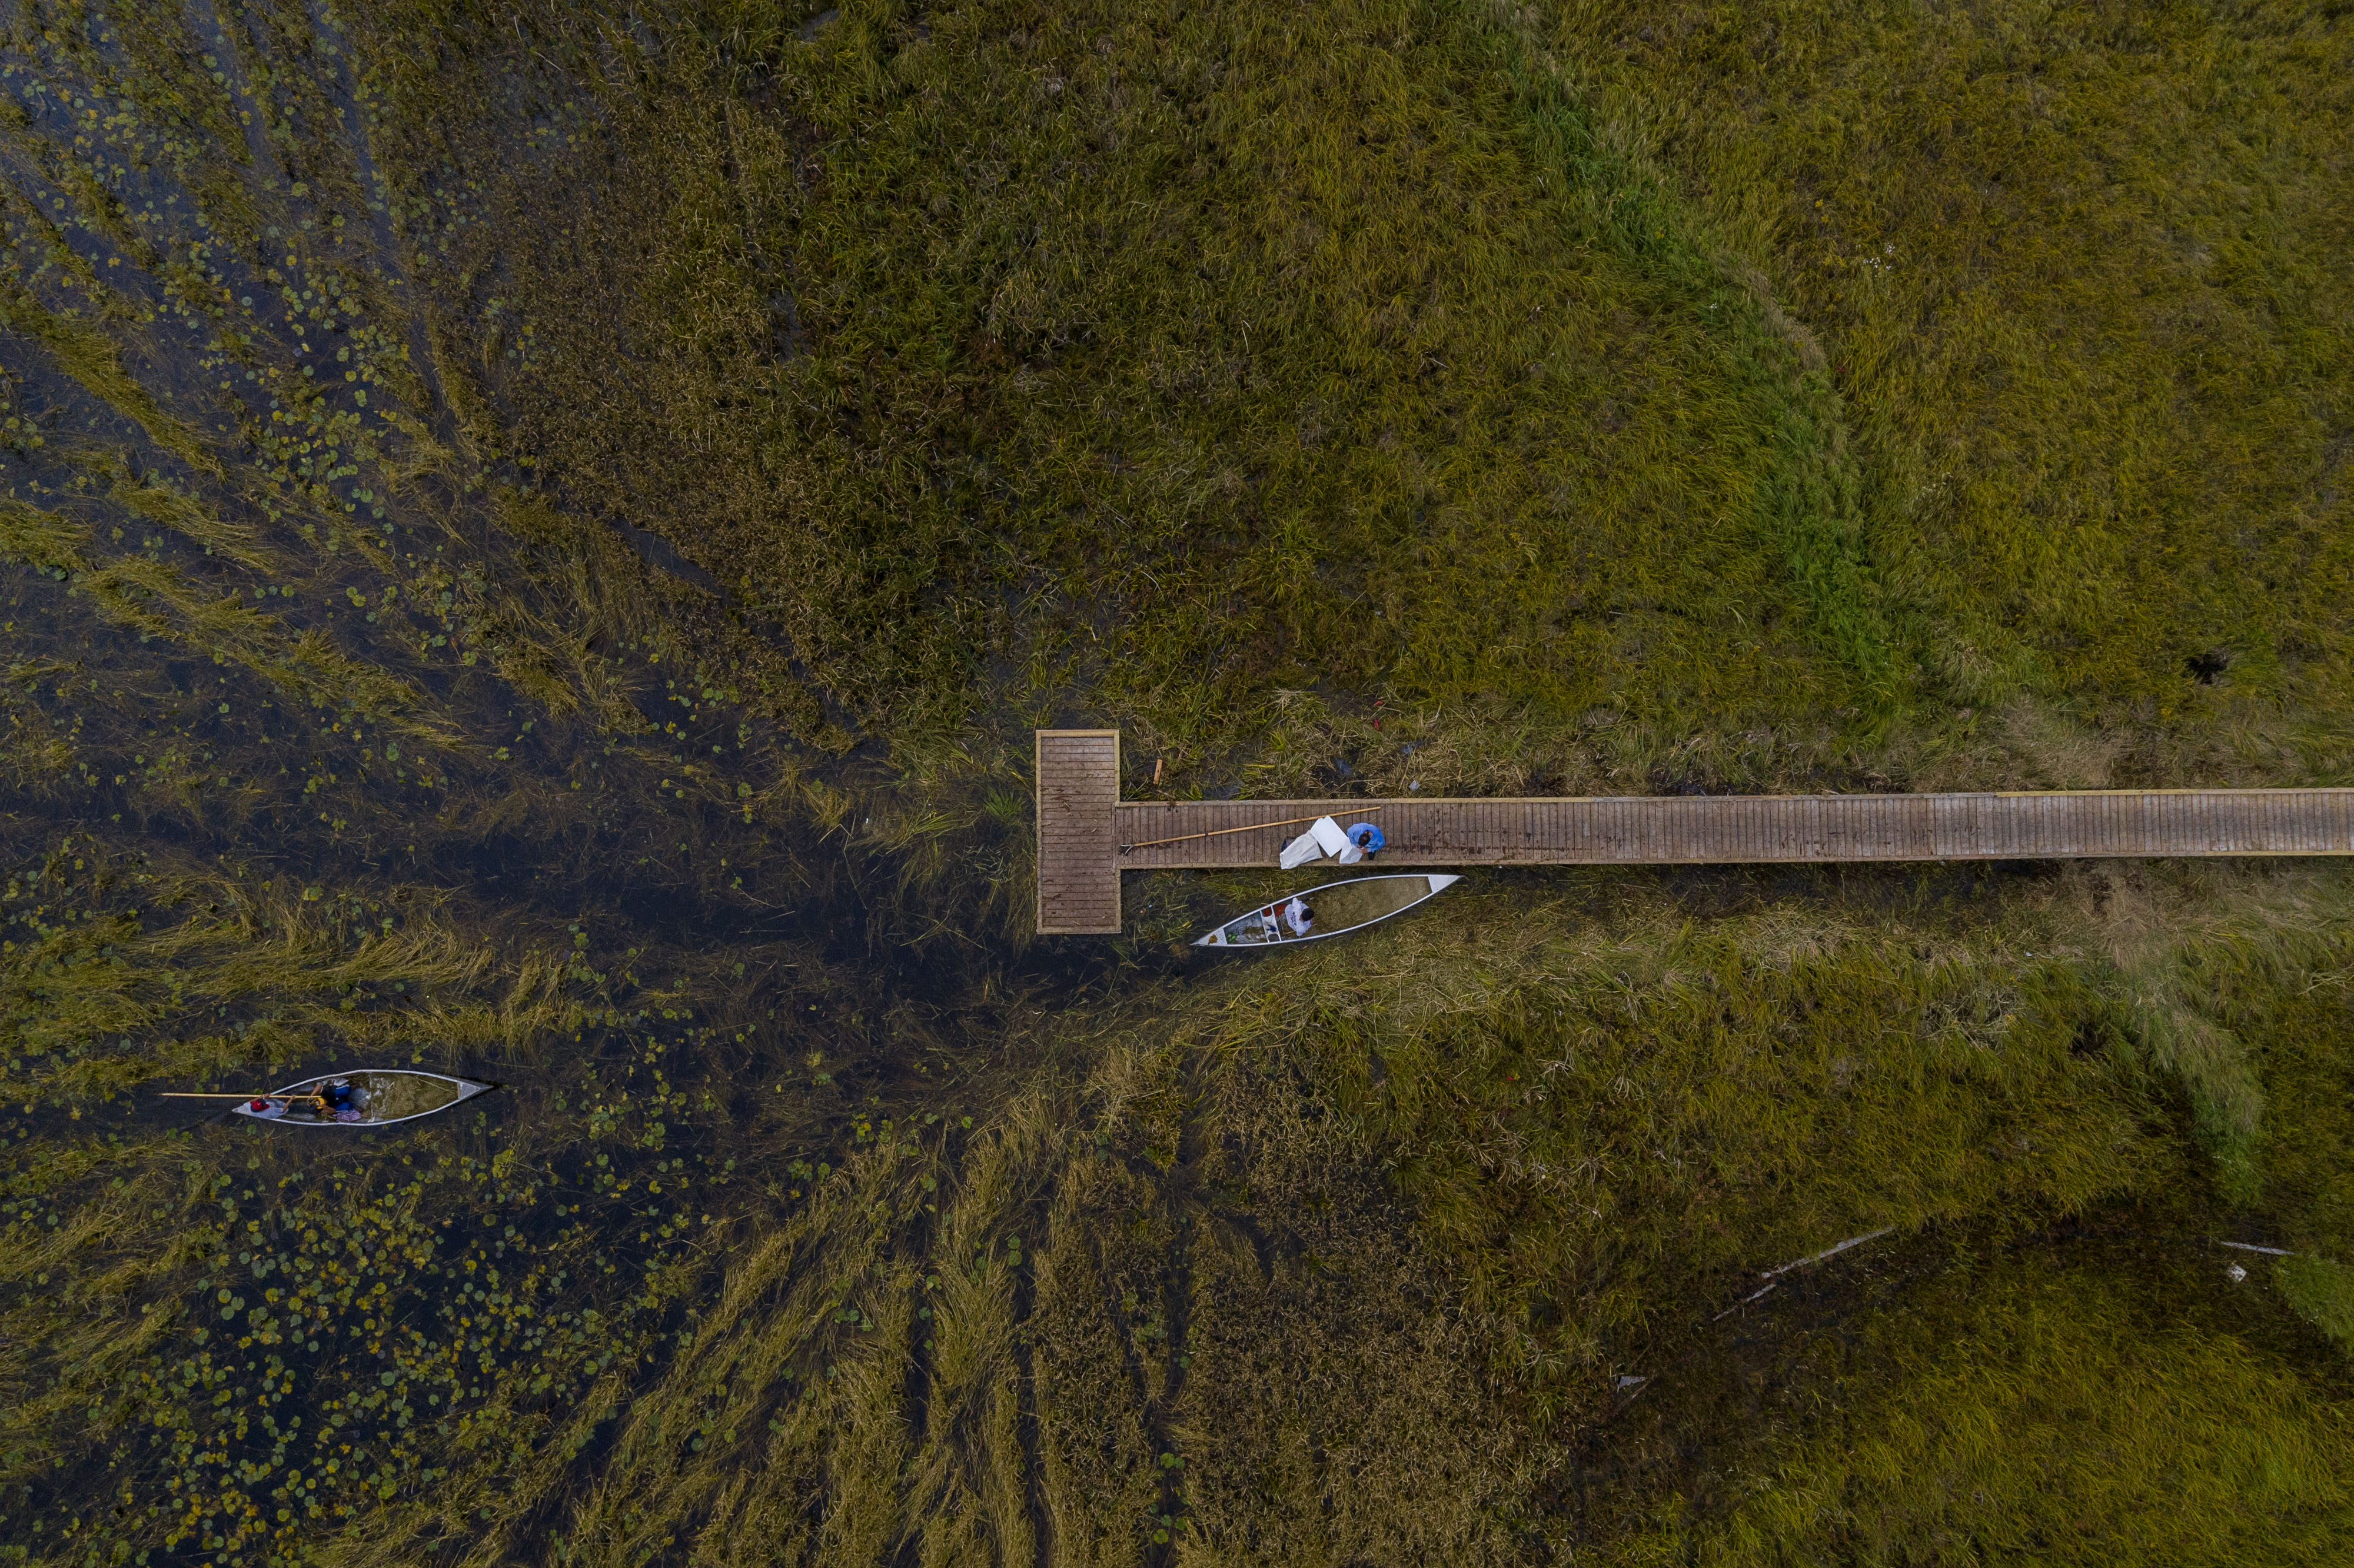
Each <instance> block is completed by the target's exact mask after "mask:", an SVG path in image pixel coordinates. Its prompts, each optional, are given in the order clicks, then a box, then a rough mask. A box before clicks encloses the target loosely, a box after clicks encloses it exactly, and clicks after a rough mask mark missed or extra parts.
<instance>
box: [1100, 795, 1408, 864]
mask: <svg viewBox="0 0 2354 1568" xmlns="http://www.w3.org/2000/svg"><path fill="white" fill-rule="evenodd" d="M1381 809H1382V808H1381V807H1379V806H1365V807H1362V808H1359V809H1358V810H1352V812H1351V813H1350V815H1352V816H1366V817H1370V816H1372V815H1373V813H1374V812H1375V811H1378V810H1381ZM1331 814H1332V813H1331V812H1330V811H1319V812H1317V813H1316V815H1315V816H1313V817H1287V818H1285V819H1284V820H1283V821H1279V822H1253V823H1251V824H1250V825H1249V826H1248V827H1244V828H1212V829H1211V830H1210V831H1209V832H1206V833H1179V834H1178V835H1177V836H1176V837H1175V838H1173V839H1146V840H1145V841H1144V842H1142V843H1134V844H1122V845H1120V846H1119V853H1122V854H1126V853H1128V852H1129V851H1130V850H1140V849H1153V848H1155V847H1157V846H1159V845H1161V844H1182V843H1183V842H1186V841H1187V840H1188V839H1214V838H1216V837H1217V836H1218V835H1219V834H1220V833H1255V832H1258V830H1259V829H1261V828H1296V827H1298V826H1299V824H1300V823H1302V822H1313V821H1320V820H1321V819H1323V818H1325V817H1329V816H1331Z"/></svg>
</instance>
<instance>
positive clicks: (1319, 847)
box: [1281, 817, 1349, 871]
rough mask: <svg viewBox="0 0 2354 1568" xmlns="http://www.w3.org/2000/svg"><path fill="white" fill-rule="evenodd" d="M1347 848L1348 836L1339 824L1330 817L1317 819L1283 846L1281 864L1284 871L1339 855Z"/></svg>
mask: <svg viewBox="0 0 2354 1568" xmlns="http://www.w3.org/2000/svg"><path fill="white" fill-rule="evenodd" d="M1348 847H1349V835H1348V834H1346V833H1344V832H1341V824H1340V823H1338V822H1336V821H1333V820H1332V819H1331V818H1330V817H1319V818H1317V819H1316V821H1314V823H1312V824H1311V825H1310V827H1309V830H1308V831H1307V832H1304V833H1302V834H1300V835H1299V837H1298V838H1296V839H1294V840H1292V841H1291V842H1289V843H1288V844H1286V845H1284V846H1283V855H1282V860H1281V864H1282V866H1283V869H1284V870H1286V871H1291V870H1294V869H1296V868H1298V867H1299V866H1303V865H1306V864H1307V863H1309V862H1310V861H1311V860H1315V859H1317V858H1319V857H1320V856H1323V855H1328V854H1339V853H1341V851H1342V850H1344V849H1347V848H1348Z"/></svg>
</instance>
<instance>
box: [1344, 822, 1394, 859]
mask: <svg viewBox="0 0 2354 1568" xmlns="http://www.w3.org/2000/svg"><path fill="white" fill-rule="evenodd" d="M1349 842H1351V843H1352V844H1354V845H1356V846H1357V853H1360V854H1362V855H1363V856H1364V857H1365V858H1366V859H1367V860H1371V859H1373V856H1374V855H1376V854H1378V853H1381V850H1382V847H1383V846H1384V844H1387V843H1388V842H1389V840H1387V839H1385V838H1384V837H1382V831H1381V829H1379V828H1377V827H1375V826H1373V823H1371V822H1359V823H1358V824H1357V825H1356V826H1355V827H1353V828H1351V829H1350V830H1349Z"/></svg>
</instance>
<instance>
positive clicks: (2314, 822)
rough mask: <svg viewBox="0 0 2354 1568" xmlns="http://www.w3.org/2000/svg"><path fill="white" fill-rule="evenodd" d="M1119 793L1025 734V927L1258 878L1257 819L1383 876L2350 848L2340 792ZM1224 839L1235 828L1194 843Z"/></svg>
mask: <svg viewBox="0 0 2354 1568" xmlns="http://www.w3.org/2000/svg"><path fill="white" fill-rule="evenodd" d="M1375 808H1378V810H1376V809H1375ZM1316 816H1331V817H1332V818H1334V819H1335V820H1337V821H1340V822H1341V825H1342V826H1344V827H1345V826H1347V825H1348V824H1350V823H1352V822H1354V821H1359V820H1360V819H1362V820H1363V821H1371V822H1376V823H1379V824H1380V826H1381V829H1382V832H1383V833H1384V834H1385V835H1386V836H1387V837H1388V839H1389V848H1388V849H1387V850H1385V851H1384V852H1383V853H1382V855H1381V858H1380V861H1379V864H1380V865H1381V866H1382V867H1383V868H1384V869H1386V868H1388V867H1392V866H1423V865H1674V864H1686V865H1689V864H1707V863H1726V864H1730V863H1759V862H1772V861H1924V860H2063V859H2079V858H2100V857H2126V856H2147V855H2201V856H2208V855H2343V854H2354V789H2097V790H2053V791H2042V792H2005V793H1999V794H1996V793H1986V794H1948V795H1683V796H1649V795H1642V796H1626V797H1615V798H1600V799H1559V798H1553V799H1534V800H1447V799H1431V800H1425V799H1423V798H1421V797H1419V796H1412V797H1408V798H1407V799H1405V800H1172V801H1159V800H1155V801H1136V800H1120V799H1119V733H1118V732H1117V731H1113V730H1041V731H1040V732H1038V929H1039V931H1040V932H1042V933H1047V934H1053V933H1070V934H1079V933H1110V932H1116V931H1118V930H1119V924H1120V913H1119V874H1120V873H1121V872H1122V871H1150V870H1165V869H1170V868H1174V867H1205V868H1206V867H1225V868H1234V867H1239V866H1265V867H1266V868H1267V870H1269V871H1273V870H1275V869H1276V856H1277V854H1278V852H1279V851H1280V850H1281V849H1282V846H1283V845H1284V843H1285V842H1288V841H1289V840H1290V839H1291V838H1293V837H1294V836H1296V835H1297V834H1298V833H1299V832H1300V831H1301V830H1300V828H1299V827H1298V826H1289V827H1272V826H1259V825H1258V824H1264V823H1274V822H1280V821H1286V820H1288V819H1291V818H1298V817H1316ZM1229 828H1245V829H1247V830H1248V831H1246V832H1220V833H1218V834H1217V836H1215V837H1203V836H1198V835H1203V834H1208V833H1212V832H1216V830H1219V829H1229ZM1161 839H1176V840H1178V841H1180V842H1174V843H1154V842H1151V841H1154V840H1161ZM1122 845H1135V846H1137V847H1135V848H1134V849H1131V850H1129V851H1127V852H1126V853H1123V852H1122V849H1121V846H1122ZM1318 864H1319V865H1320V866H1321V867H1323V868H1324V869H1325V870H1329V869H1330V863H1327V862H1320V863H1318Z"/></svg>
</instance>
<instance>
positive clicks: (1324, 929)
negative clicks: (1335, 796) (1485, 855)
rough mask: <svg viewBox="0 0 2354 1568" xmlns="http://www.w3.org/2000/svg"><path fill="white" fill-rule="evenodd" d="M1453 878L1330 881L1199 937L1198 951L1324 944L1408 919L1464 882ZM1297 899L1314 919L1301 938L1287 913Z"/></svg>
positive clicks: (1410, 876)
mask: <svg viewBox="0 0 2354 1568" xmlns="http://www.w3.org/2000/svg"><path fill="white" fill-rule="evenodd" d="M1462 880H1463V879H1462V878H1461V877H1459V876H1456V875H1453V874H1447V873H1439V874H1432V875H1424V874H1420V873H1415V874H1408V875H1397V876H1360V877H1356V878H1354V879H1353V880H1351V881H1348V882H1328V883H1326V884H1324V885H1322V886H1321V887H1311V888H1309V889H1307V890H1306V891H1304V892H1301V893H1298V894H1289V895H1285V896H1284V897H1281V898H1278V899H1277V900H1276V901H1275V902H1274V903H1272V904H1267V905H1262V906H1260V907H1258V908H1257V909H1252V910H1248V911H1246V912H1245V913H1243V914H1241V915H1237V916H1235V918H1233V919H1231V920H1229V921H1227V922H1226V923H1225V925H1223V926H1221V927H1218V928H1217V929H1216V930H1214V931H1213V932H1211V933H1210V934H1209V935H1208V936H1206V937H1199V938H1194V942H1193V945H1194V946H1195V947H1197V948H1280V947H1288V946H1289V945H1290V944H1292V943H1295V942H1315V941H1320V940H1322V939H1323V938H1326V937H1338V936H1342V935H1344V934H1346V933H1348V932H1351V931H1362V930H1363V929H1364V928H1365V927H1368V926H1371V925H1374V924H1376V923H1378V922H1380V921H1383V920H1386V919H1388V918H1389V917H1390V916H1393V915H1403V914H1405V912H1406V911H1407V910H1409V909H1411V908H1413V907H1414V906H1416V905H1417V904H1419V903H1421V902H1422V901H1423V900H1424V899H1426V898H1428V897H1431V896H1432V895H1435V894H1437V893H1439V892H1441V891H1443V890H1444V889H1446V888H1447V887H1450V886H1452V885H1455V884H1456V883H1458V882H1460V881H1462ZM1293 898H1298V899H1299V901H1300V902H1301V903H1302V904H1305V905H1306V906H1308V907H1309V909H1310V911H1311V912H1312V914H1313V916H1314V918H1313V920H1312V921H1311V922H1310V926H1309V927H1308V930H1307V932H1306V933H1305V934H1299V933H1296V932H1294V931H1293V929H1292V926H1291V921H1290V919H1289V918H1288V916H1287V915H1286V911H1287V910H1288V908H1289V906H1290V905H1291V901H1292V899H1293Z"/></svg>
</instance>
